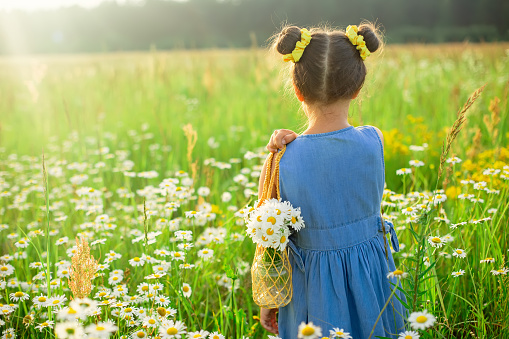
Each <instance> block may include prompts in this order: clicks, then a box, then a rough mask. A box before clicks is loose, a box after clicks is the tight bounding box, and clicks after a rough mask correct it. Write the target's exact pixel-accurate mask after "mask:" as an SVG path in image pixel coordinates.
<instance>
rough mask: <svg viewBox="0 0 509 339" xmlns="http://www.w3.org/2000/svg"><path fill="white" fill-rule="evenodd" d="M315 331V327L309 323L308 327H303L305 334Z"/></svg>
mask: <svg viewBox="0 0 509 339" xmlns="http://www.w3.org/2000/svg"><path fill="white" fill-rule="evenodd" d="M314 333H315V329H314V328H313V327H311V326H309V325H306V327H304V328H303V329H302V334H304V335H312V334H314Z"/></svg>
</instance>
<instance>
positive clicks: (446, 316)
mask: <svg viewBox="0 0 509 339" xmlns="http://www.w3.org/2000/svg"><path fill="white" fill-rule="evenodd" d="M366 62H367V66H368V77H367V80H366V83H365V85H364V88H363V90H362V93H361V95H360V97H359V99H357V100H355V101H354V102H353V103H352V106H351V114H350V123H351V124H352V125H354V126H358V125H374V126H377V127H379V128H380V129H381V130H382V131H383V133H384V139H385V149H384V151H385V154H384V156H385V166H386V167H385V170H386V184H387V188H386V190H385V192H384V204H383V207H384V215H385V218H387V220H391V221H392V222H393V223H394V225H395V226H396V230H397V234H398V238H399V242H400V248H401V250H400V251H399V252H394V253H393V256H394V259H395V262H396V266H397V267H398V269H399V270H400V271H401V272H403V273H404V274H400V278H398V281H400V282H401V284H400V286H401V287H400V288H402V289H403V290H404V291H405V293H406V294H407V304H406V307H407V308H408V310H409V312H418V311H422V310H427V311H428V312H429V314H432V315H433V317H434V318H435V320H436V321H434V322H433V326H430V327H427V328H424V329H419V330H416V333H418V334H416V335H415V336H412V337H409V338H418V337H419V336H420V337H422V338H509V291H508V282H509V279H508V278H507V273H508V272H509V269H508V267H509V263H508V258H507V256H508V250H509V249H508V247H507V243H508V240H509V239H508V233H507V232H506V231H505V229H506V227H507V225H508V221H509V217H508V216H509V183H508V179H509V148H508V140H509V110H508V106H507V98H508V94H509V44H502V43H500V44H468V43H464V44H447V45H401V46H388V47H386V48H385V50H384V51H383V53H382V54H381V55H378V56H376V57H373V58H368V59H367V61H366ZM285 67H286V65H285V64H284V63H283V62H282V60H281V59H280V58H278V57H277V56H274V55H272V54H270V53H269V52H267V51H266V50H263V49H260V50H254V49H253V50H201V51H173V52H160V51H155V50H154V51H151V52H146V53H118V54H107V55H102V54H96V55H74V56H60V55H55V56H52V55H47V56H37V57H16V58H15V57H3V58H1V59H0V236H1V237H2V240H1V241H0V249H1V251H0V255H1V257H0V261H1V262H0V287H1V290H3V292H2V293H1V296H0V298H1V299H0V303H1V306H0V310H1V311H2V316H0V325H1V334H2V335H3V337H2V338H14V337H18V338H54V337H55V336H56V337H58V338H82V337H84V333H87V334H88V335H89V338H95V337H97V338H104V337H111V338H131V337H132V338H157V337H160V338H173V337H179V336H180V335H182V337H190V338H214V339H216V338H267V334H268V333H267V332H266V331H264V330H263V328H262V327H261V325H260V324H259V321H258V318H257V317H258V315H259V308H258V307H257V306H256V305H255V304H254V302H253V300H252V295H251V276H250V264H251V261H252V260H253V254H254V249H255V246H254V244H253V243H252V241H251V240H250V238H249V237H247V236H246V231H245V224H244V216H245V215H246V214H247V213H248V212H249V207H250V206H253V204H254V202H255V200H256V199H257V190H258V180H259V176H260V170H261V165H262V164H263V161H264V159H265V158H266V156H267V152H266V150H265V145H266V144H267V142H268V140H269V137H270V135H271V133H272V132H273V130H274V129H279V128H288V129H293V130H295V131H297V132H302V131H303V130H304V129H305V117H304V114H303V113H302V111H301V110H300V108H299V103H298V101H297V100H296V99H295V98H294V96H293V94H292V91H291V89H290V88H291V87H290V86H289V85H288V77H287V73H286V72H285V69H284V68H285ZM484 85H486V86H485V87H484V90H483V91H482V93H480V95H479V97H478V98H477V100H476V101H475V103H473V104H472V106H471V107H470V108H469V109H468V110H466V111H464V112H463V113H464V119H465V120H464V122H462V123H461V124H460V125H461V130H458V129H454V128H452V126H454V124H455V122H456V123H457V119H458V115H457V113H458V112H461V111H462V107H464V104H465V102H467V99H468V98H469V96H470V95H471V94H472V93H473V92H474V91H476V90H477V89H478V88H481V87H482V86H484ZM463 113H462V114H463ZM456 133H457V134H456ZM453 134H454V137H455V140H454V141H452V143H450V144H449V146H450V149H449V150H447V153H446V152H445V151H443V146H444V144H445V146H447V145H448V143H447V140H449V141H451V135H453ZM446 148H447V147H446ZM76 239H83V240H86V242H87V243H88V245H86V244H84V243H83V242H81V240H79V241H78V243H77V242H76ZM88 247H89V249H88ZM88 251H89V252H88ZM89 254H91V255H92V256H93V258H94V260H97V261H98V263H99V265H98V266H96V264H95V262H94V260H91V258H90V256H89ZM69 278H71V282H69ZM84 297H87V298H88V299H77V298H84ZM76 317H78V318H79V321H78V322H76V321H75V319H76ZM430 318H431V317H430ZM336 326H339V327H340V328H341V326H342V325H341V324H336ZM407 330H408V331H410V330H411V327H410V324H409V326H408V328H407ZM345 331H346V332H348V329H345ZM325 335H327V334H325ZM404 338H405V339H407V338H406V337H404ZM355 339H358V338H355Z"/></svg>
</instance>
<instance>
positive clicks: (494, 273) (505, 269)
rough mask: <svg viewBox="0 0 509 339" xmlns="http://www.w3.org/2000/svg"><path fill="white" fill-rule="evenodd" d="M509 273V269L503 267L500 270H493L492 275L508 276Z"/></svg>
mask: <svg viewBox="0 0 509 339" xmlns="http://www.w3.org/2000/svg"><path fill="white" fill-rule="evenodd" d="M508 272H509V269H507V268H506V267H502V268H500V269H498V270H491V274H493V275H506V274H507V273H508Z"/></svg>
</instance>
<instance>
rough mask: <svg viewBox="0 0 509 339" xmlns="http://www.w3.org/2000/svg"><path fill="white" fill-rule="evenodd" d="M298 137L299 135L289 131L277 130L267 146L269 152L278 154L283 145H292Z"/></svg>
mask: <svg viewBox="0 0 509 339" xmlns="http://www.w3.org/2000/svg"><path fill="white" fill-rule="evenodd" d="M297 137H298V134H297V133H295V132H294V131H291V130H289V129H280V130H275V131H274V133H272V135H271V137H270V141H269V143H268V144H267V150H268V151H270V152H272V153H276V152H277V150H278V149H280V148H283V145H286V144H289V143H291V142H292V141H294V140H295V138H297Z"/></svg>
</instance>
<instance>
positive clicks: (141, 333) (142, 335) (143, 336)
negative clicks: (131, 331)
mask: <svg viewBox="0 0 509 339" xmlns="http://www.w3.org/2000/svg"><path fill="white" fill-rule="evenodd" d="M136 336H137V337H138V338H145V332H138V333H137V334H136Z"/></svg>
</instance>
